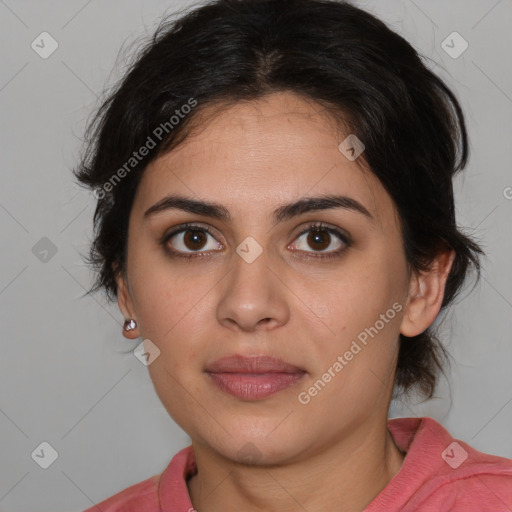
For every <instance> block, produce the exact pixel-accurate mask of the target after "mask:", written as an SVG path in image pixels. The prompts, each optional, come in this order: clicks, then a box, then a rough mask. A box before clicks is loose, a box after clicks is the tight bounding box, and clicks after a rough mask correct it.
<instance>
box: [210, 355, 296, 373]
mask: <svg viewBox="0 0 512 512" xmlns="http://www.w3.org/2000/svg"><path fill="white" fill-rule="evenodd" d="M206 371H207V372H209V373H300V372H304V370H303V369H301V368H298V367H297V366H294V365H292V364H288V363H285V362H284V361H282V360H281V359H277V358H275V357H271V356H260V355H258V356H250V357H245V356H241V355H238V354H236V355H233V356H228V357H223V358H221V359H218V360H217V361H215V362H214V363H212V364H210V365H209V366H207V368H206Z"/></svg>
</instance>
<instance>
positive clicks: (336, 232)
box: [160, 222, 351, 260]
mask: <svg viewBox="0 0 512 512" xmlns="http://www.w3.org/2000/svg"><path fill="white" fill-rule="evenodd" d="M189 229H190V230H195V231H202V232H204V233H208V234H209V235H211V236H212V237H213V238H215V234H214V233H213V231H212V230H211V229H210V228H208V227H206V226H200V225H198V224H191V223H186V224H182V225H181V226H179V227H177V228H176V229H175V230H173V231H171V232H170V233H167V234H165V235H164V236H163V238H162V240H161V241H160V244H161V245H162V246H163V247H164V248H165V250H166V251H167V252H168V253H170V255H171V256H177V257H178V258H185V259H188V260H190V259H193V258H201V257H205V256H204V254H202V253H201V252H199V251H197V252H191V253H181V252H179V251H176V250H174V249H170V248H169V246H168V245H167V244H168V242H169V240H170V239H171V238H172V237H173V236H174V235H177V234H179V233H182V232H183V231H187V230H189ZM313 229H316V230H319V231H324V232H327V233H329V234H332V235H335V236H337V237H338V238H339V239H340V240H341V241H342V242H343V243H344V244H345V246H344V247H342V248H341V249H337V250H336V251H331V252H326V253H317V254H316V255H312V254H310V253H309V252H308V251H301V252H305V253H306V254H307V255H306V256H305V257H306V258H314V259H331V258H337V257H340V256H341V255H342V253H343V252H344V251H346V250H347V248H348V247H350V245H351V240H350V239H349V237H348V236H347V235H346V234H345V233H344V232H342V231H340V230H339V229H336V228H333V227H330V226H328V225H326V224H324V223H323V222H313V223H311V224H309V225H308V226H307V227H306V228H305V229H303V230H302V231H301V232H300V233H299V234H298V235H297V237H296V238H300V237H301V236H302V235H303V234H305V233H307V232H308V231H312V230H313Z"/></svg>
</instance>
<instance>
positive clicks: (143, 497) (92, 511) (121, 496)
mask: <svg viewBox="0 0 512 512" xmlns="http://www.w3.org/2000/svg"><path fill="white" fill-rule="evenodd" d="M159 480H160V475H154V476H152V477H150V478H148V479H147V480H144V481H142V482H139V483H137V484H134V485H132V486H130V487H127V488H126V489H124V490H122V491H120V492H118V493H117V494H114V495H113V496H111V497H110V498H107V499H106V500H104V501H102V502H101V503H97V504H96V505H93V506H92V507H91V508H88V509H87V510H85V511H84V512H97V511H98V510H101V511H102V512H140V511H141V510H144V511H145V512H153V511H154V512H158V511H159V510H160V506H159V503H158V483H159Z"/></svg>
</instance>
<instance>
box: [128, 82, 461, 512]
mask: <svg viewBox="0 0 512 512" xmlns="http://www.w3.org/2000/svg"><path fill="white" fill-rule="evenodd" d="M205 111H206V112H207V111H208V110H207V109H206V110H205ZM199 119H200V118H199ZM347 135H348V134H344V135H343V134H340V133H339V130H336V129H335V126H334V124H333V120H332V119H331V118H329V117H327V116H326V114H325V113H322V112H321V108H320V107H319V106H318V105H316V104H315V103H313V102H311V101H305V100H304V99H303V98H301V97H300V96H297V95H295V94H293V93H290V92H280V93H274V94H272V95H269V96H266V97H265V98H262V99H259V100H257V101H253V102H249V103H237V104H235V105H233V106H231V107H229V108H227V109H224V110H223V111H222V112H221V113H218V114H217V115H216V116H213V117H211V118H210V117H209V118H208V122H205V123H204V124H203V125H202V126H201V130H200V131H199V132H197V133H195V134H192V135H191V136H189V137H188V139H187V140H186V141H185V143H183V144H182V145H180V146H179V147H178V148H176V149H175V150H173V151H171V152H170V153H168V154H166V155H164V156H161V157H160V158H158V159H156V160H154V161H153V162H152V163H151V164H150V165H149V166H148V167H147V169H146V170H145V173H144V175H143V177H142V180H141V182H140V185H139V187H138V190H137V193H136V197H135V200H134V204H133V208H132V211H131V214H130V222H129V234H128V249H127V250H128V252H127V267H126V272H125V273H124V274H123V275H120V276H119V278H118V292H119V293H118V299H119V307H120V309H121V312H122V313H123V315H124V316H125V318H133V319H135V320H136V322H137V328H136V329H134V330H133V331H131V332H128V333H125V336H126V337H129V338H132V339H134V338H137V337H139V336H140V337H142V338H143V339H150V340H151V341H152V342H153V343H154V344H155V345H156V346H157V347H158V348H159V349H160V351H161V353H160V356H159V357H158V358H157V359H156V360H155V361H154V362H153V363H152V364H150V365H149V366H148V369H149V372H150V376H151V379H152V381H153V383H154V386H155V390H156V392H157V394H158V396H159V398H160V400H161V401H162V403H163V405H164V406H165V407H166V409H167V411H168V412H169V414H170V415H171V417H172V418H173V419H174V420H175V421H176V422H177V423H178V424H179V425H180V426H181V427H182V428H183V429H184V430H185V431H186V432H187V433H188V435H189V436H190V438H191V439H192V445H193V448H194V452H195V456H196V461H197V466H198V473H197V475H195V476H194V477H193V478H191V479H190V480H189V481H188V488H189V492H190V495H191V500H192V503H193V505H194V507H195V508H196V509H198V510H200V511H201V512H210V511H219V510H223V511H235V510H244V511H247V512H250V511H253V510H254V511H256V510H269V511H271V510H279V511H291V510H308V511H309V512H315V511H320V510H322V511H324V510H326V503H328V504H329V507H328V509H329V510H337V511H340V512H344V511H360V510H362V509H363V508H364V507H365V506H367V505H368V504H369V503H370V502H371V501H372V499H373V498H374V497H375V496H376V495H377V494H378V493H379V492H380V491H381V490H382V489H383V488H384V487H385V486H386V484H387V483H388V482H389V481H390V480H391V479H392V478H393V476H394V475H396V473H397V472H398V471H399V470H400V467H401V465H402V463H403V460H404V454H403V453H401V452H400V450H399V449H398V448H397V446H396V445H395V444H394V441H393V439H392V437H391V435H390V434H389V432H388V430H387V414H388V408H389V404H390V400H391V394H392V389H393V382H394V373H395V367H396V360H397V354H398V336H399V333H402V334H404V335H406V336H414V335H417V334H419V333H421V332H423V331H424V330H425V329H426V328H427V327H428V326H429V325H430V324H431V323H432V322H433V321H434V319H435V317H436V315H437V313H438V312H439V309H440V307H441V302H442V298H443V293H444V286H445V282H446V278H447V276H448V272H449V270H450V268H451V264H452V262H453V256H454V254H453V251H451V252H446V253H440V254H439V256H438V258H437V259H436V260H435V262H434V264H433V265H432V269H431V271H429V272H426V273H422V274H416V273H410V272H409V269H408V266H407V263H406V260H405V255H404V250H403V243H402V238H401V234H400V227H399V221H398V217H397V213H396V209H395V207H394V203H393V201H392V199H391V197H390V196H389V195H388V194H387V192H386V191H385V189H384V188H383V187H382V185H381V184H380V182H379V181H378V179H377V178H376V177H375V176H374V175H373V174H371V173H370V172H368V170H365V168H364V164H363V158H362V157H359V158H358V159H357V160H356V161H350V160H348V159H347V158H346V157H345V156H344V155H343V154H342V153H341V152H340V151H339V149H338V145H339V144H340V142H342V141H343V140H344V138H345V137H346V136H347ZM363 155H364V154H363ZM171 193H172V194H178V193H179V194H181V195H185V196H188V197H190V198H193V199H196V200H198V199H200V200H207V201H213V202H215V203H220V204H222V205H224V206H225V208H227V209H228V210H229V212H230V215H231V217H232V221H231V222H224V221H219V220H217V219H212V218H210V217H205V216H202V215H197V214H191V213H187V212H184V211H181V210H177V209H173V210H167V211H162V212H160V213H158V214H155V215H153V216H150V217H149V218H144V212H145V211H146V210H147V209H148V208H149V207H151V206H152V205H154V204H155V203H157V202H158V201H159V200H161V199H162V198H163V197H165V196H166V195H168V194H171ZM328 194H340V195H341V194H343V195H347V196H350V197H351V198H354V199H356V200H357V201H359V202H360V203H362V204H363V205H364V206H365V208H366V209H367V210H368V211H369V212H370V214H371V215H372V216H373V219H374V220H373V221H372V220H371V219H369V218H368V217H366V216H365V215H362V214H361V213H358V212H356V211H351V210H347V209H342V208H333V209H328V210H319V211H311V212H307V213H304V214H302V215H300V216H297V217H293V218H291V219H287V220H284V221H282V222H279V223H277V224H275V225H274V223H273V220H272V213H273V211H274V210H275V209H276V208H277V207H279V206H281V205H283V204H286V203H290V202H292V201H295V200H298V199H300V198H303V197H311V196H321V195H328ZM315 221H323V222H325V223H327V224H328V225H329V226H331V227H337V228H339V229H342V230H345V231H346V232H348V234H349V235H350V239H351V243H350V245H348V246H347V245H345V244H344V243H343V242H341V241H340V240H339V239H338V238H337V237H336V236H335V235H331V236H329V235H325V233H324V236H326V237H327V244H326V246H325V248H322V247H320V248H318V245H315V241H314V240H313V242H312V243H311V242H310V243H309V244H308V233H306V234H305V235H302V236H301V237H300V238H299V237H298V236H299V233H300V232H301V231H302V229H305V228H306V227H307V226H308V223H311V222H315ZM185 222H193V223H196V224H199V225H200V226H207V227H210V228H211V229H212V230H213V231H214V236H213V237H212V236H210V235H208V234H205V235H204V236H205V237H206V238H204V242H203V243H202V246H203V248H201V244H200V245H199V246H198V247H199V249H198V251H199V252H201V251H203V255H204V254H209V256H208V257H196V258H193V259H190V260H188V259H185V258H180V257H172V256H171V255H170V253H168V252H166V250H165V248H164V246H162V245H160V244H159V240H160V239H161V238H162V237H163V236H164V234H165V233H169V232H170V231H171V228H173V227H177V226H179V225H181V224H183V223H185ZM248 236H251V237H253V238H254V239H255V240H256V241H257V242H258V244H259V245H260V246H261V248H262V253H261V255H260V256H259V257H258V258H257V259H256V260H255V261H253V262H252V263H247V262H246V261H245V260H244V259H242V258H241V257H240V256H239V255H238V254H237V252H236V248H237V246H239V245H240V244H241V242H242V241H243V240H244V239H245V238H246V237H248ZM167 246H168V247H171V248H173V247H174V249H175V250H177V251H182V252H186V253H188V254H190V253H191V252H193V250H194V249H193V248H194V246H193V245H190V244H189V245H188V246H187V245H185V243H184V233H183V232H182V233H181V234H178V235H176V236H175V237H174V238H173V239H172V241H168V242H167ZM340 248H341V249H343V251H342V252H341V253H340V256H339V257H334V258H331V259H322V258H320V257H318V255H319V254H320V255H321V254H326V253H329V252H330V253H333V252H335V251H336V250H337V249H340ZM196 252H197V250H196ZM315 255H316V257H315ZM308 256H309V257H308ZM393 303H398V304H400V305H401V306H402V309H401V311H399V312H398V313H397V314H396V316H395V317H394V318H393V319H392V320H389V321H388V322H387V323H386V324H385V327H384V328H382V329H381V330H380V331H379V332H378V334H377V335H376V336H374V337H373V338H371V339H370V341H369V342H368V344H367V345H366V346H365V347H364V348H363V349H362V350H361V351H360V352H359V353H358V354H357V355H355V356H354V357H353V359H352V360H351V361H349V362H348V364H347V365H346V366H344V367H343V370H342V371H341V372H339V373H337V374H336V376H335V377H334V378H332V379H331V381H330V382H329V383H328V384H327V385H326V386H325V387H324V388H323V389H322V390H321V391H320V392H318V393H317V395H316V396H314V397H312V398H311V400H310V402H309V403H307V404H302V403H300V402H299V401H298V398H297V396H298V394H299V393H300V392H301V391H307V390H308V389H309V388H310V387H311V386H312V385H313V384H314V383H315V381H317V380H318V379H319V378H321V376H322V375H323V374H324V373H325V372H326V371H327V370H328V368H329V367H332V365H333V363H334V362H335V361H336V360H337V357H338V356H339V355H343V354H344V353H345V352H346V351H347V350H348V349H349V348H350V345H351V343H352V341H353V340H355V339H356V338H357V336H358V334H359V333H361V332H362V331H364V329H365V328H368V327H370V326H373V325H375V323H376V321H377V320H378V319H379V317H380V315H381V314H384V313H386V311H387V310H389V309H390V308H391V307H392V304H393ZM235 353H237V354H243V355H254V354H267V355H272V356H275V357H278V358H281V359H283V360H284V361H286V362H288V363H291V364H294V365H296V366H298V367H300V368H302V369H304V370H305V371H306V372H307V373H306V374H305V375H304V377H303V378H302V379H301V380H300V381H299V382H297V383H296V384H295V385H293V386H292V387H291V388H288V389H286V390H283V391H280V392H278V393H277V394H274V395H272V396H270V397H268V398H266V399H264V400H259V401H248V400H242V399H240V398H236V397H233V396H231V395H228V394H226V393H224V392H222V391H220V390H219V389H218V388H217V387H216V386H214V385H213V384H212V383H211V381H210V379H209V378H208V376H207V375H206V374H205V372H204V369H205V367H206V365H207V364H209V363H211V362H213V361H215V360H216V359H218V358H220V357H223V356H226V355H231V354H235ZM247 443H252V444H253V445H254V446H255V447H256V450H257V454H258V455H257V457H256V459H257V460H255V462H254V463H251V464H247V463H243V462H241V459H240V455H239V451H240V450H241V449H245V450H247V446H248V445H247ZM244 447H245V448H244Z"/></svg>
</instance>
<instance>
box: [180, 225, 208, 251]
mask: <svg viewBox="0 0 512 512" xmlns="http://www.w3.org/2000/svg"><path fill="white" fill-rule="evenodd" d="M184 233H185V234H184V236H183V244H184V245H185V246H186V247H187V249H190V250H191V251H199V250H201V249H202V248H203V247H204V244H205V243H206V236H205V234H204V232H203V231H199V230H196V229H194V230H192V229H187V231H184Z"/></svg>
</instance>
